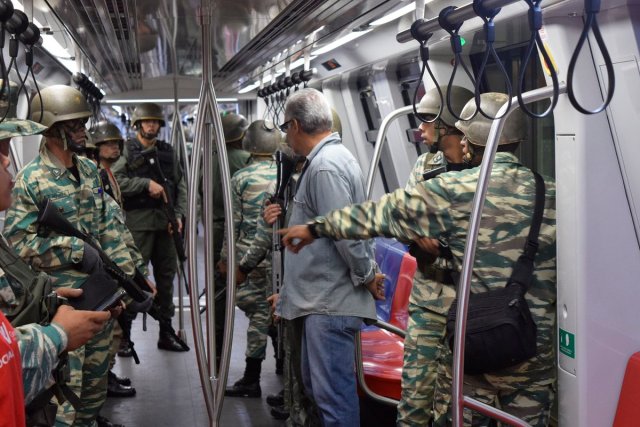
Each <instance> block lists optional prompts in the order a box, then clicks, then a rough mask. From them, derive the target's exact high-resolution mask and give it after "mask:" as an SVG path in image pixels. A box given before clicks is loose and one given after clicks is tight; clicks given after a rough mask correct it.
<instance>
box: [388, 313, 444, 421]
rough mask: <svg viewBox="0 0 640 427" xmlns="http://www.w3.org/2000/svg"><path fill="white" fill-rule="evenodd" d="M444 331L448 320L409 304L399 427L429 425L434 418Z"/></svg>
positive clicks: (399, 406) (440, 315)
mask: <svg viewBox="0 0 640 427" xmlns="http://www.w3.org/2000/svg"><path fill="white" fill-rule="evenodd" d="M445 327H446V317H445V316H443V315H442V314H438V313H435V312H433V311H430V310H427V309H425V308H423V307H419V306H417V305H415V304H409V322H408V324H407V333H406V337H405V339H404V360H403V365H402V395H401V398H400V402H399V403H398V420H397V421H398V424H397V425H398V426H424V425H428V424H429V420H431V418H432V417H433V394H434V391H435V386H436V377H437V374H438V365H437V360H438V349H439V348H440V344H441V343H442V340H443V338H444V334H445Z"/></svg>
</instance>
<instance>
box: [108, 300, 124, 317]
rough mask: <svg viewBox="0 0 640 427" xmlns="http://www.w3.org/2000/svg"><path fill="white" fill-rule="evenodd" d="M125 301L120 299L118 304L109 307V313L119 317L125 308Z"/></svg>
mask: <svg viewBox="0 0 640 427" xmlns="http://www.w3.org/2000/svg"><path fill="white" fill-rule="evenodd" d="M125 308H126V307H125V305H124V301H118V304H116V305H115V306H113V307H111V308H110V309H109V313H111V318H112V319H117V318H118V317H120V315H121V314H122V311H123V310H124V309H125Z"/></svg>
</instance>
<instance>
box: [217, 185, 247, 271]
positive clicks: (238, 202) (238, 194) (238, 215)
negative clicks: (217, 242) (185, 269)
mask: <svg viewBox="0 0 640 427" xmlns="http://www.w3.org/2000/svg"><path fill="white" fill-rule="evenodd" d="M240 187H241V183H240V181H239V180H238V179H237V178H236V176H235V175H234V177H233V178H231V202H232V203H231V204H232V206H233V240H234V242H237V241H238V237H239V236H240V224H242V189H241V188H240ZM226 223H227V221H226V220H225V230H226ZM220 259H222V260H225V261H226V259H227V235H226V234H225V238H224V242H222V250H221V251H220ZM236 259H237V258H236Z"/></svg>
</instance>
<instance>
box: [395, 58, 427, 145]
mask: <svg viewBox="0 0 640 427" xmlns="http://www.w3.org/2000/svg"><path fill="white" fill-rule="evenodd" d="M396 75H397V77H398V82H400V93H401V94H402V102H403V105H405V106H407V105H412V104H413V95H414V93H415V91H416V87H417V89H418V94H417V95H416V101H418V102H419V101H420V99H422V97H423V96H424V94H425V88H424V83H423V82H422V80H421V79H420V62H418V58H412V59H411V61H409V62H405V63H402V64H399V65H398V68H397V69H396ZM407 119H408V120H409V126H410V128H409V129H407V140H408V141H409V143H411V144H413V145H414V146H415V147H416V153H418V156H420V155H421V154H422V148H421V146H422V144H421V143H422V138H421V137H420V132H419V131H418V126H419V125H420V123H419V122H418V119H416V117H415V116H414V115H413V114H409V115H408V116H407Z"/></svg>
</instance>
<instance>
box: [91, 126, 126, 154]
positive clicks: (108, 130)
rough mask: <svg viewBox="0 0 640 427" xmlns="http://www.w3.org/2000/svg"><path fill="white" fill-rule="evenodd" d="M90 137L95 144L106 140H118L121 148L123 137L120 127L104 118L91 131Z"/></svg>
mask: <svg viewBox="0 0 640 427" xmlns="http://www.w3.org/2000/svg"><path fill="white" fill-rule="evenodd" d="M91 139H92V140H93V143H94V144H95V145H96V146H98V145H100V144H102V143H105V142H108V141H118V142H119V143H120V149H122V143H123V138H122V134H121V133H120V129H118V127H117V126H116V125H114V124H113V123H111V122H108V121H106V120H103V121H101V122H99V123H98V124H97V125H96V127H95V128H94V129H93V130H92V131H91Z"/></svg>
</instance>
